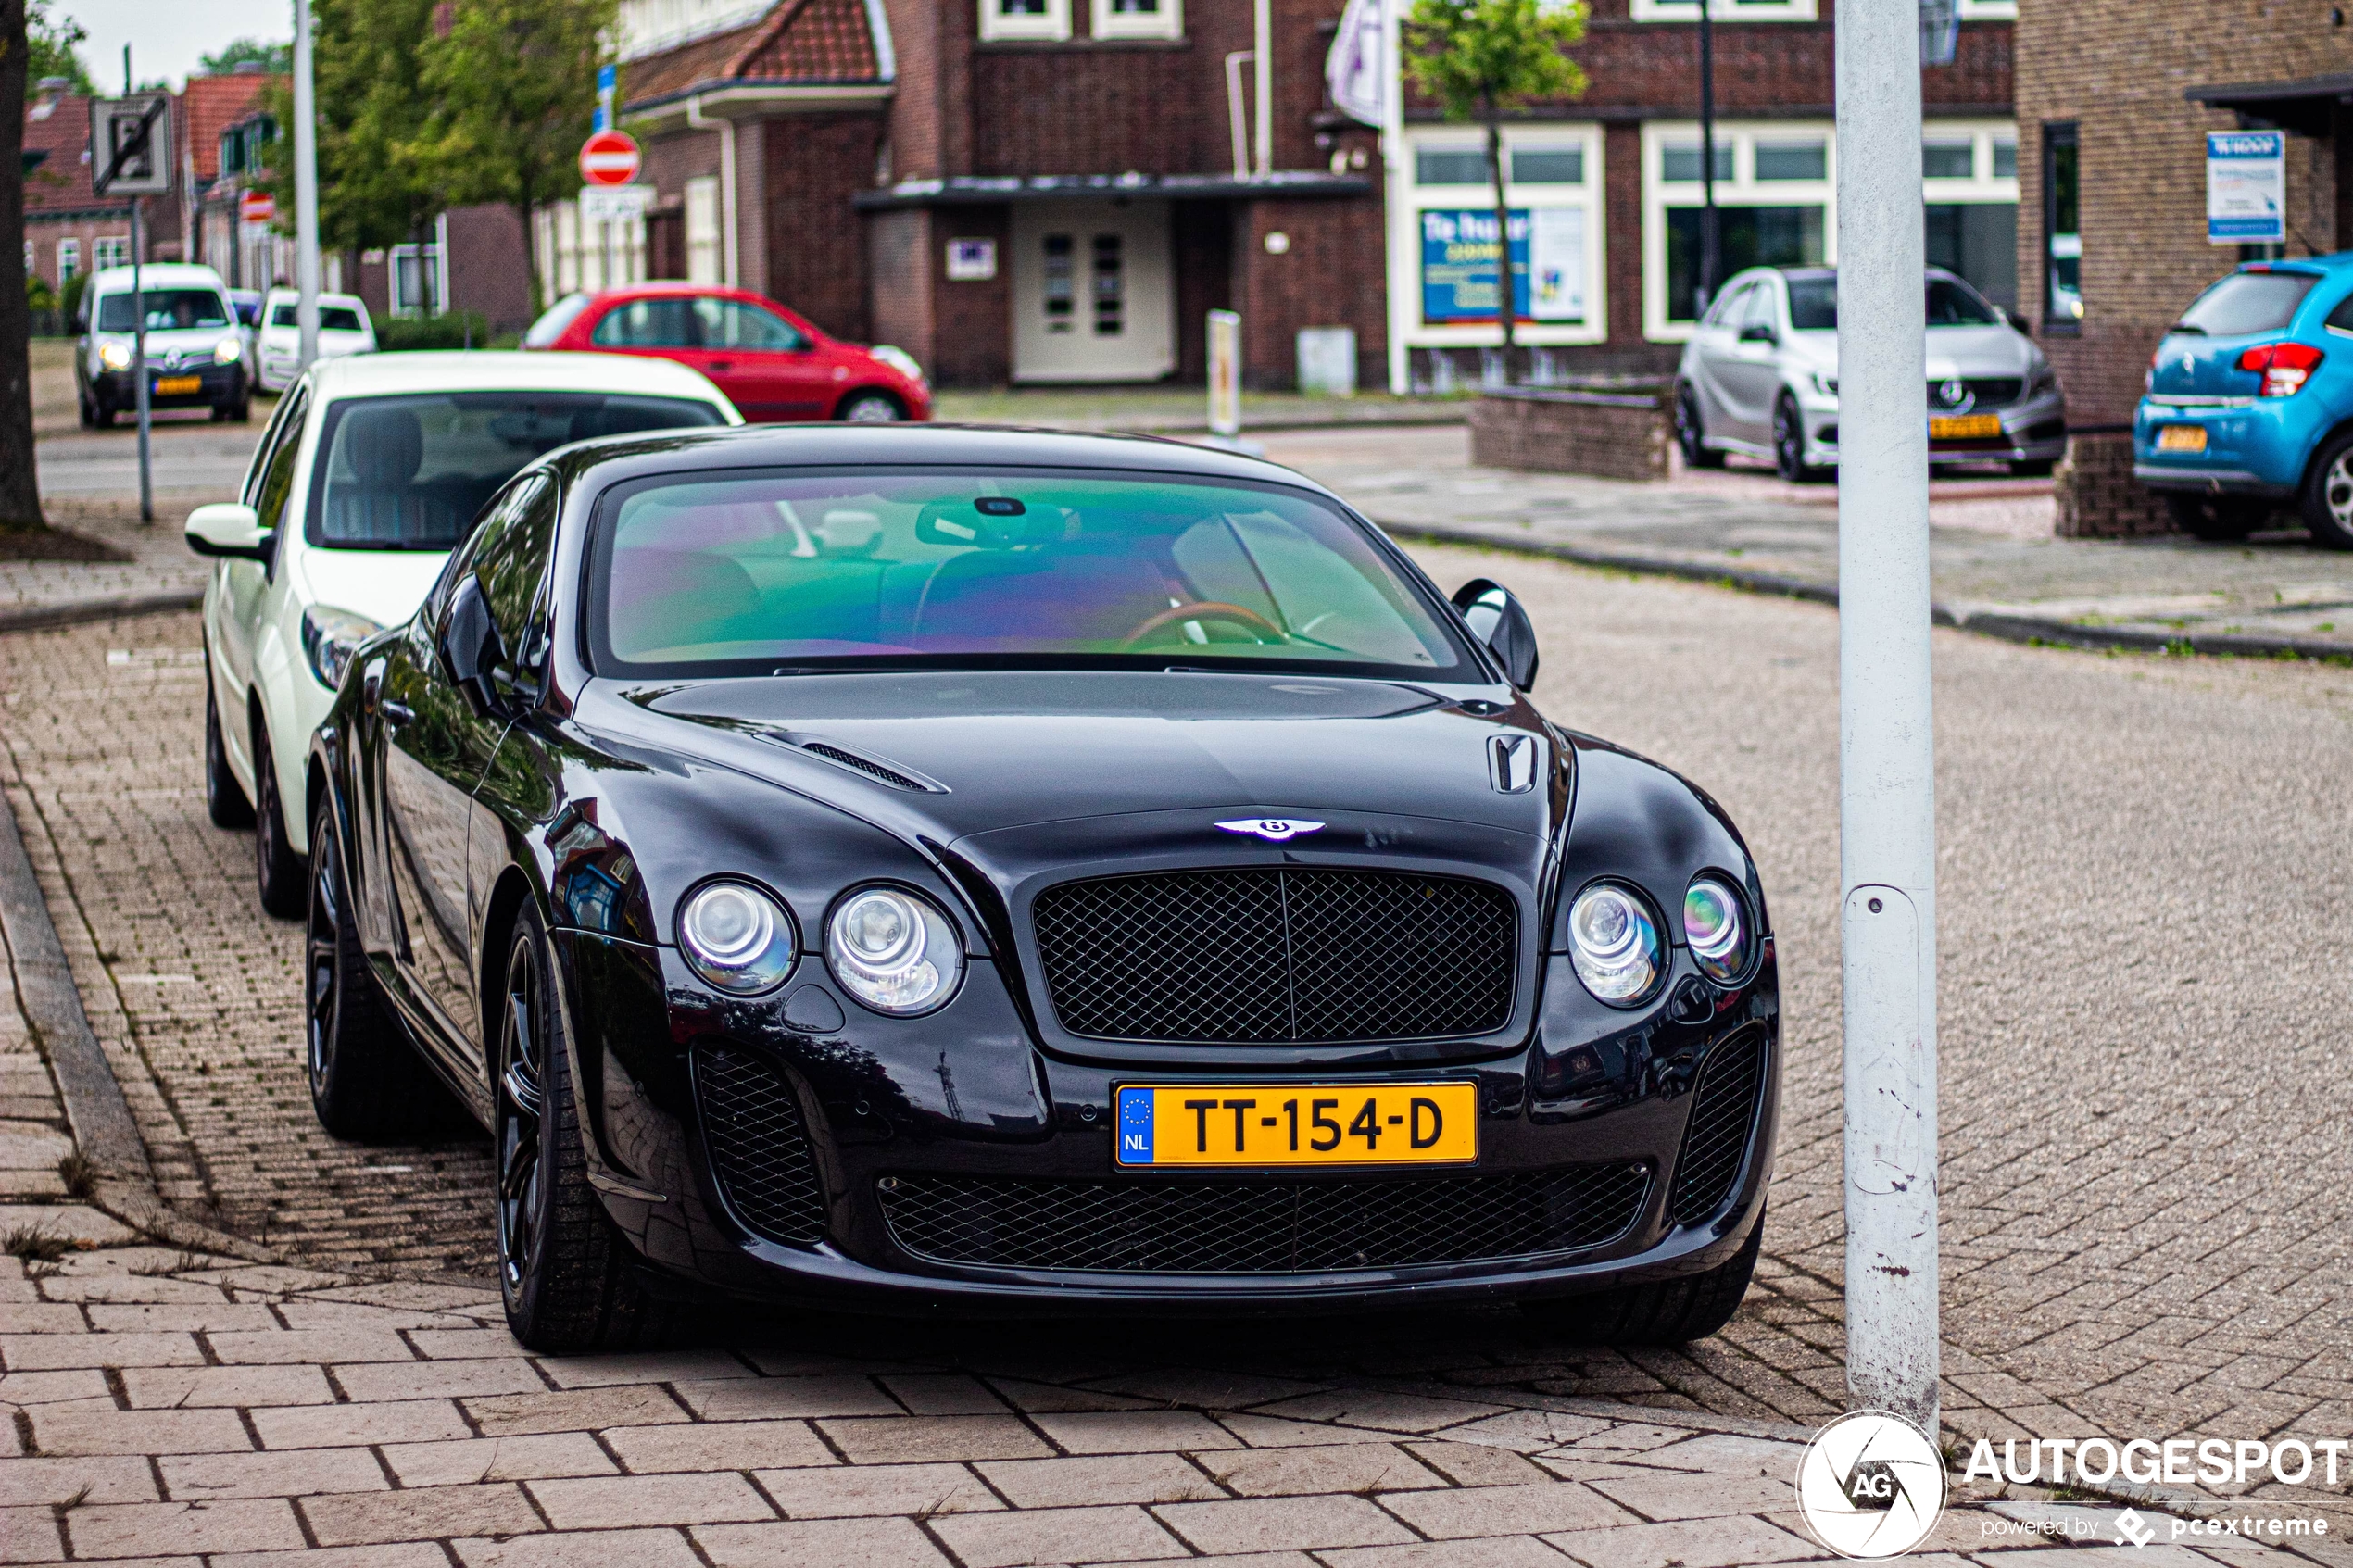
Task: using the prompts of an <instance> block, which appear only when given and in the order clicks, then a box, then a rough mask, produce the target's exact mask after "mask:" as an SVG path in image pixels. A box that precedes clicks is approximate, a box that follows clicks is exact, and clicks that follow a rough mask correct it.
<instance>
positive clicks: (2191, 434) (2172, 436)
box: [2157, 425, 2206, 452]
mask: <svg viewBox="0 0 2353 1568" xmlns="http://www.w3.org/2000/svg"><path fill="white" fill-rule="evenodd" d="M2157 449H2158V451H2160V452H2203V451H2205V450H2206V427H2205V426H2204V425H2164V426H2160V427H2159V428H2158V433H2157Z"/></svg>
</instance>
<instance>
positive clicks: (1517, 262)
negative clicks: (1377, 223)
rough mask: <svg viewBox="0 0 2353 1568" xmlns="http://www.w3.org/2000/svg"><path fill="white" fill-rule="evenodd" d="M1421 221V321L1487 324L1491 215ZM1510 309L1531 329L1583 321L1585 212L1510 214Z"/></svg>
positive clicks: (1438, 215) (1456, 213) (1492, 293)
mask: <svg viewBox="0 0 2353 1568" xmlns="http://www.w3.org/2000/svg"><path fill="white" fill-rule="evenodd" d="M1421 218H1422V321H1423V324H1424V325H1426V326H1433V327H1439V326H1470V325H1476V324H1478V323H1481V322H1490V321H1492V320H1495V306H1496V281H1495V257H1496V252H1497V251H1498V250H1499V249H1500V248H1501V247H1500V246H1498V245H1496V243H1495V212H1494V209H1493V208H1492V207H1485V208H1481V207H1461V208H1456V209H1453V210H1451V211H1439V212H1425V213H1423V214H1422V215H1421ZM1510 218H1511V249H1512V307H1513V314H1514V315H1515V316H1516V319H1517V320H1522V321H1526V322H1529V323H1531V324H1538V323H1541V324H1544V325H1567V324H1574V323H1578V322H1581V321H1583V320H1585V209H1584V208H1583V207H1537V208H1535V209H1533V210H1529V209H1527V208H1514V209H1513V210H1512V212H1511V214H1510Z"/></svg>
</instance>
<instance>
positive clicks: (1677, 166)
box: [1658, 136, 1732, 185]
mask: <svg viewBox="0 0 2353 1568" xmlns="http://www.w3.org/2000/svg"><path fill="white" fill-rule="evenodd" d="M1658 156H1659V166H1658V177H1659V178H1660V179H1662V180H1665V181H1667V182H1669V183H1671V184H1677V185H1696V184H1698V183H1699V182H1700V178H1699V168H1700V144H1698V143H1697V142H1678V143H1676V144H1673V145H1671V146H1667V147H1663V148H1661V149H1660V151H1659V155H1658ZM1716 182H1717V183H1718V184H1719V185H1729V184H1730V183H1731V182H1732V142H1731V138H1730V137H1729V136H1718V138H1717V139H1716Z"/></svg>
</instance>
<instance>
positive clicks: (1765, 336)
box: [1741, 321, 1781, 343]
mask: <svg viewBox="0 0 2353 1568" xmlns="http://www.w3.org/2000/svg"><path fill="white" fill-rule="evenodd" d="M1741 341H1742V342H1743V343H1779V342H1780V341H1781V340H1780V334H1779V333H1777V332H1774V331H1773V329H1772V328H1771V327H1770V326H1769V325H1768V324H1767V323H1765V322H1763V321H1752V322H1750V323H1749V324H1748V325H1747V326H1745V327H1743V328H1742V329H1741Z"/></svg>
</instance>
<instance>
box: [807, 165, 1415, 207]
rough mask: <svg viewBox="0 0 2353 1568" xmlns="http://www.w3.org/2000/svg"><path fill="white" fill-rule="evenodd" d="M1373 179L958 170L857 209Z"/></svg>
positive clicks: (1208, 194) (1288, 194) (865, 198)
mask: <svg viewBox="0 0 2353 1568" xmlns="http://www.w3.org/2000/svg"><path fill="white" fill-rule="evenodd" d="M1372 189H1373V182H1371V181H1370V180H1368V179H1366V178H1365V176H1363V175H1361V174H1325V173H1321V172H1318V171H1316V170H1314V169H1290V170H1279V169H1278V170H1277V171H1276V172H1275V173H1273V174H1269V175H1267V176H1266V177H1265V179H1261V180H1237V179H1235V178H1234V177H1233V176H1232V175H1230V174H1037V175H1029V176H1026V177H1025V176H1021V175H1005V176H1001V177H998V176H988V175H977V174H960V175H958V176H956V177H955V178H953V179H950V180H901V181H900V182H899V183H898V184H896V185H893V186H891V187H890V188H889V189H887V190H881V191H861V192H859V193H858V194H857V195H856V196H855V197H853V198H852V201H853V203H854V205H856V206H857V207H859V208H860V209H861V210H865V211H871V210H874V209H876V208H888V207H980V206H986V205H990V204H994V203H997V202H1026V201H1068V200H1071V199H1072V198H1074V197H1079V198H1089V199H1096V200H1101V199H1103V198H1106V197H1116V196H1130V197H1138V196H1142V197H1151V196H1157V197H1160V198H1162V199H1164V200H1168V201H1202V200H1227V199H1232V198H1249V197H1282V198H1297V197H1301V196H1362V195H1368V194H1371V192H1372Z"/></svg>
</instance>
